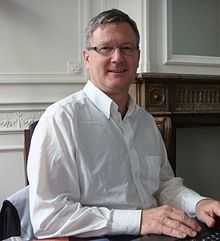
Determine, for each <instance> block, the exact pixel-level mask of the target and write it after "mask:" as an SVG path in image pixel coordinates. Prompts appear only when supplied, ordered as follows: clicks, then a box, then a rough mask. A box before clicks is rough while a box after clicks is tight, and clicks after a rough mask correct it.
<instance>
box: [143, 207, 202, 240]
mask: <svg viewBox="0 0 220 241" xmlns="http://www.w3.org/2000/svg"><path fill="white" fill-rule="evenodd" d="M200 230H201V227H200V226H199V224H198V223H197V222H196V221H195V220H194V219H192V218H189V217H188V216H187V215H186V214H185V213H184V211H182V210H181V209H177V208H174V207H171V206H168V205H164V206H161V207H157V208H151V209H144V210H143V212H142V224H141V234H142V235H144V234H165V235H169V236H173V237H176V238H185V237H186V236H187V235H188V236H190V237H194V236H196V234H197V232H198V231H200Z"/></svg>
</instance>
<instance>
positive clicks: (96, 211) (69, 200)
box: [28, 114, 141, 239]
mask: <svg viewBox="0 0 220 241" xmlns="http://www.w3.org/2000/svg"><path fill="white" fill-rule="evenodd" d="M61 119H62V121H61ZM67 119H68V116H65V115H64V116H60V117H58V118H54V117H51V116H50V115H49V114H44V115H43V116H42V118H41V119H40V121H39V123H38V125H37V127H36V129H35V132H34V135H33V137H32V143H31V147H30V153H29V159H28V178H29V182H30V217H31V222H32V225H33V230H34V233H35V236H36V237H37V238H39V239H43V238H51V237H61V236H62V237H64V236H72V235H75V236H78V237H92V236H102V235H116V234H138V232H139V228H140V227H139V226H140V219H141V210H120V209H119V210H117V209H108V208H106V207H97V206H86V205H82V204H81V203H80V182H79V179H80V177H79V175H78V171H77V164H76V162H77V160H76V152H75V148H76V147H75V146H74V142H73V140H74V138H75V137H74V136H73V135H74V132H73V131H71V130H72V128H73V126H72V122H73V121H69V120H67Z"/></svg>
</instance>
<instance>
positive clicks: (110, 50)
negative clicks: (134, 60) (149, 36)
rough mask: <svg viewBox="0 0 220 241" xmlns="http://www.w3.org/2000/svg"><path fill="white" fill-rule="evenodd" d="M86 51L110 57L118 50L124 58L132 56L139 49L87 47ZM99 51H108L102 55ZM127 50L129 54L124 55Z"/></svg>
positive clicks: (127, 47)
mask: <svg viewBox="0 0 220 241" xmlns="http://www.w3.org/2000/svg"><path fill="white" fill-rule="evenodd" d="M86 49H87V50H89V51H90V50H94V51H95V52H96V53H98V54H100V55H102V56H105V57H110V56H111V55H112V54H113V53H114V52H115V50H116V49H119V51H120V53H122V54H123V55H126V56H132V55H133V54H134V52H135V51H136V50H139V47H138V46H136V47H129V46H93V47H87V48H86ZM101 49H109V53H102V52H101ZM126 50H129V51H131V53H129V54H128V53H125V52H124V51H126Z"/></svg>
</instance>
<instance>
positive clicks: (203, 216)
mask: <svg viewBox="0 0 220 241" xmlns="http://www.w3.org/2000/svg"><path fill="white" fill-rule="evenodd" d="M199 219H200V220H201V221H202V222H204V223H205V224H206V225H207V226H208V227H213V226H214V225H215V218H214V215H210V214H209V213H207V212H201V213H200V216H199Z"/></svg>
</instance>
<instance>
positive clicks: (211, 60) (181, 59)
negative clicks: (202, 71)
mask: <svg viewBox="0 0 220 241" xmlns="http://www.w3.org/2000/svg"><path fill="white" fill-rule="evenodd" d="M162 16H163V25H162V29H163V64H165V65H186V66H210V67H212V66H213V67H216V66H220V57H212V56H196V55H181V54H175V53H173V42H172V37H173V33H172V30H173V21H172V0H163V13H162Z"/></svg>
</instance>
